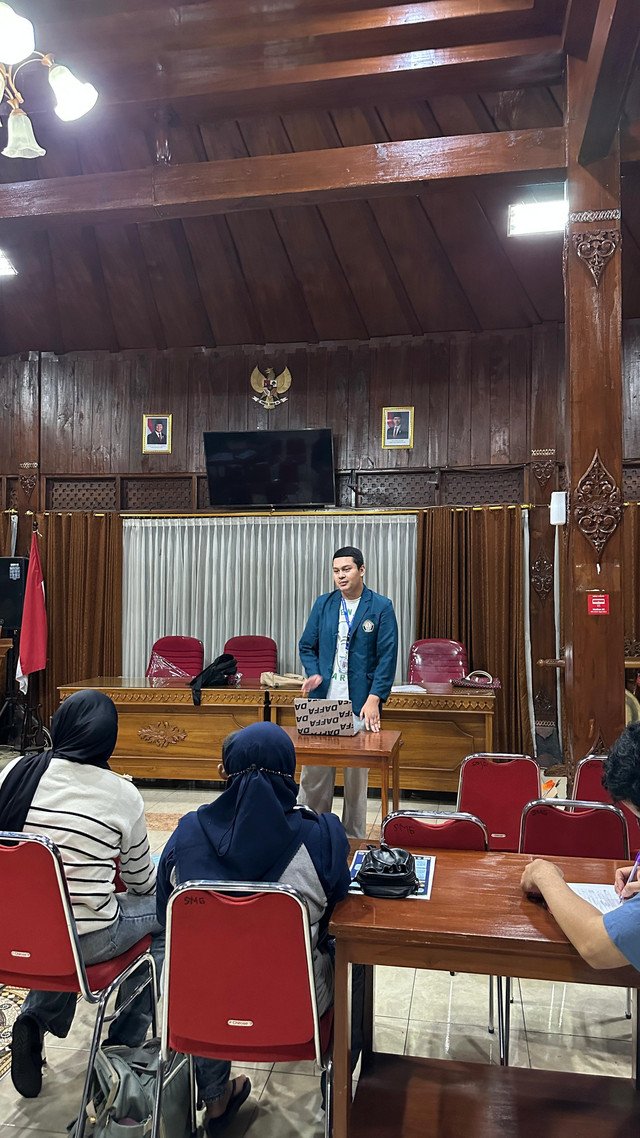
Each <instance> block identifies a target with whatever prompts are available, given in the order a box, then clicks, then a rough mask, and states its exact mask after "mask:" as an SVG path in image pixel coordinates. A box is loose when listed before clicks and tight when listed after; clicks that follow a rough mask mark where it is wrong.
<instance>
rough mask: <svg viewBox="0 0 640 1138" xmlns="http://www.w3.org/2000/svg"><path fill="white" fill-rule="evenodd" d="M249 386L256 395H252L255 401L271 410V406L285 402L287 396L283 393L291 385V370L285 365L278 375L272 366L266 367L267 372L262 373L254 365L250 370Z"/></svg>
mask: <svg viewBox="0 0 640 1138" xmlns="http://www.w3.org/2000/svg"><path fill="white" fill-rule="evenodd" d="M251 386H252V388H253V390H254V391H257V392H258V395H254V396H253V399H254V402H255V403H259V404H260V406H261V407H264V408H265V409H266V410H267V411H271V409H272V407H277V406H278V404H279V403H286V401H287V397H286V395H285V394H284V393H285V391H288V390H289V388H290V387H291V372H290V371H289V368H288V367H286V368H285V369H284V371H281V372H280V375H276V373H275V371H274V369H273V368H272V367H268V368H267V374H266V375H263V374H262V372H261V371H260V368H258V367H254V369H253V371H252V372H251Z"/></svg>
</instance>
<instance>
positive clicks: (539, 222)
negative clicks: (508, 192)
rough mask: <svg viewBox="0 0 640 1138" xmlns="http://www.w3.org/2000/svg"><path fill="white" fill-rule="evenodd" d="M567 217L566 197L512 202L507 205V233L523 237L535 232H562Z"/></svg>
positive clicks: (567, 205) (510, 235) (511, 235)
mask: <svg viewBox="0 0 640 1138" xmlns="http://www.w3.org/2000/svg"><path fill="white" fill-rule="evenodd" d="M568 217H569V203H568V201H567V200H566V198H555V199H551V200H549V201H542V202H532V201H529V202H514V203H513V204H512V205H510V206H509V220H508V224H507V234H508V236H509V237H523V236H526V235H527V234H529V235H531V234H535V233H558V232H560V233H561V232H562V231H563V229H564V227H565V225H566V224H567V219H568Z"/></svg>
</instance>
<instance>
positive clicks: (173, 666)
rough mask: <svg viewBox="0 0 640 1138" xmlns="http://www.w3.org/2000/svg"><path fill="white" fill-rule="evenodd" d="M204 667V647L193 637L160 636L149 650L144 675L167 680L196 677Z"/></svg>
mask: <svg viewBox="0 0 640 1138" xmlns="http://www.w3.org/2000/svg"><path fill="white" fill-rule="evenodd" d="M203 665H204V645H203V643H202V641H201V640H198V639H196V637H195V636H161V637H160V639H159V640H156V642H155V644H154V645H153V648H152V649H151V658H150V660H149V664H148V667H147V671H146V675H147V676H151V677H155V678H158V679H160V678H162V679H168V678H169V677H171V676H180V675H184V676H197V675H198V673H199V672H201V671H202V668H203Z"/></svg>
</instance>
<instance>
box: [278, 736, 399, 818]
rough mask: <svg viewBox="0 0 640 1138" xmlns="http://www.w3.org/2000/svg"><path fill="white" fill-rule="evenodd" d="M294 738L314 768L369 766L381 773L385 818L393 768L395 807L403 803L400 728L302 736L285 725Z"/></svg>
mask: <svg viewBox="0 0 640 1138" xmlns="http://www.w3.org/2000/svg"><path fill="white" fill-rule="evenodd" d="M284 730H285V731H286V733H287V735H288V736H289V738H290V739H292V740H293V745H294V747H295V749H296V758H297V759H298V761H299V762H300V763H302V764H303V765H306V766H310V767H314V766H315V767H342V768H344V767H365V768H367V767H368V768H370V769H371V770H375V769H377V770H378V771H379V772H380V787H381V790H380V798H381V804H382V817H383V818H386V816H387V814H388V813H389V767H391V785H392V794H393V809H394V810H397V809H398V807H399V803H400V765H399V756H400V748H401V746H402V736H401V735H400V732H399V731H386V730H385V731H358V732H357V734H356V735H342V736H341V735H301V734H300V732H299V731H297V729H296V728H295V727H285V728H284Z"/></svg>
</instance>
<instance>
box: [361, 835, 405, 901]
mask: <svg viewBox="0 0 640 1138" xmlns="http://www.w3.org/2000/svg"><path fill="white" fill-rule="evenodd" d="M356 881H357V882H358V885H359V886H360V888H361V889H362V892H363V893H366V894H367V896H368V897H389V898H395V899H398V898H400V897H409V896H410V894H411V893H415V892H416V890H417V889H418V884H419V882H418V877H417V874H416V862H415V858H414V856H413V854H412V853H409V851H408V850H403V849H400V848H391V847H390V846H388V845H387V844H386V842H380V849H376V848H375V847H374V846H369V847H368V849H367V852H366V854H365V855H364V857H363V859H362V865H361V866H360V869H359V870H358V872H357V873H356Z"/></svg>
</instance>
